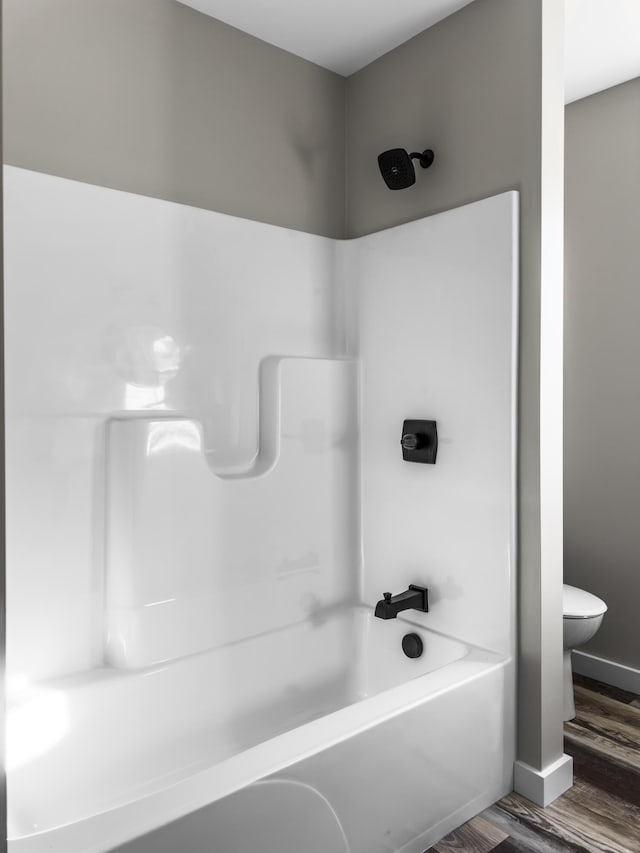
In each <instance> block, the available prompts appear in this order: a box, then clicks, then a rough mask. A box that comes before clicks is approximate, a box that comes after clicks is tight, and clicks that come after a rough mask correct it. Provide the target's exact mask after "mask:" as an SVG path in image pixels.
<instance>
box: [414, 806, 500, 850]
mask: <svg viewBox="0 0 640 853" xmlns="http://www.w3.org/2000/svg"><path fill="white" fill-rule="evenodd" d="M506 837H507V836H506V834H505V833H504V832H502V830H501V829H499V828H498V827H497V826H494V825H493V824H491V823H489V821H487V820H486V819H485V818H484V817H483V816H482V815H478V816H477V817H474V818H473V820H470V821H469V822H468V823H465V824H463V825H462V826H460V827H459V828H458V829H456V830H454V831H453V832H452V833H450V834H449V835H447V837H446V838H445V839H443V840H442V841H440V842H438V844H436V845H435V847H432V848H431V849H432V850H433V851H434V853H460V851H461V850H462V851H465V853H491V851H492V850H495V848H496V847H497V845H498V844H500V842H501V841H504V839H505V838H506Z"/></svg>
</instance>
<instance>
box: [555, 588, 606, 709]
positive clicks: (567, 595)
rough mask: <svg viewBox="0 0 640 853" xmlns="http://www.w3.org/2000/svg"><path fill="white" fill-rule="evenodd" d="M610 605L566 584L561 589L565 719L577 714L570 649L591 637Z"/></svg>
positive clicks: (595, 596)
mask: <svg viewBox="0 0 640 853" xmlns="http://www.w3.org/2000/svg"><path fill="white" fill-rule="evenodd" d="M606 612H607V605H606V604H605V603H604V601H603V600H602V599H601V598H598V596H597V595H592V594H591V593H590V592H585V590H584V589H578V587H576V586H569V584H564V586H563V589H562V636H563V643H564V719H565V721H566V720H572V719H573V718H574V717H575V715H576V706H575V703H574V700H573V673H572V670H571V649H575V648H577V647H578V646H582V645H583V644H584V643H586V642H587V641H588V640H590V639H591V638H592V637H593V636H594V635H595V633H596V631H597V630H598V628H599V627H600V625H601V623H602V617H603V616H604V614H605V613H606Z"/></svg>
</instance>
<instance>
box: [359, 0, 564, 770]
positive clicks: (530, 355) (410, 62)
mask: <svg viewBox="0 0 640 853" xmlns="http://www.w3.org/2000/svg"><path fill="white" fill-rule="evenodd" d="M542 6H543V3H542V2H540V0H536V2H532V0H476V2H474V3H471V4H470V5H469V6H466V7H465V8H463V9H461V10H460V11H459V12H457V13H456V14H454V15H452V16H450V17H448V18H446V19H445V20H443V21H441V22H440V23H439V24H437V25H436V26H434V27H431V28H430V29H428V30H426V31H425V32H423V33H421V34H420V35H418V36H416V37H415V38H413V39H411V40H410V41H409V42H407V43H405V44H403V45H401V46H400V47H398V48H397V49H395V50H393V51H391V52H390V53H388V54H386V55H385V56H383V57H381V58H380V59H378V60H376V61H375V62H373V63H371V64H370V65H369V66H367V67H366V68H364V69H362V70H361V71H359V72H358V73H356V74H354V75H353V76H352V77H351V78H349V80H348V88H347V138H348V156H347V187H348V189H347V231H348V234H349V236H358V235H361V234H366V233H368V232H370V231H375V230H377V229H381V228H386V227H389V226H392V225H396V224H398V223H400V222H406V221H408V220H411V219H415V218H418V217H420V216H424V215H425V214H430V213H435V212H438V211H441V210H445V209H447V208H451V207H455V206H457V205H461V204H465V203H466V202H470V201H473V200H475V199H478V198H482V197H485V196H488V195H492V194H494V193H498V192H501V191H503V190H507V189H517V190H519V191H520V193H521V210H520V215H521V229H520V233H521V295H520V301H521V308H520V316H521V329H520V335H521V340H520V374H519V381H520V411H519V416H520V436H519V457H520V461H519V469H520V470H519V477H520V485H519V490H520V495H519V496H520V508H519V511H520V524H519V538H520V573H519V585H520V601H521V603H522V606H521V607H520V620H519V630H520V636H519V641H520V659H519V671H520V680H519V703H520V712H519V749H518V753H519V758H520V759H522V760H523V761H525V762H526V763H527V764H529V765H531V766H533V767H537V768H540V767H544V766H545V765H546V764H548V763H551V762H552V761H554V760H556V759H557V758H558V757H559V756H560V755H561V754H562V740H561V725H560V722H559V721H560V719H561V717H560V709H559V707H556V706H557V701H556V700H557V697H556V694H557V693H559V690H558V688H557V685H559V684H560V683H561V673H560V645H559V643H560V633H559V632H560V631H561V624H562V621H561V609H560V608H561V605H560V577H561V574H562V572H561V568H558V570H557V572H556V574H557V576H558V578H557V584H556V585H557V586H558V590H557V593H555V594H554V595H553V596H552V601H551V610H550V611H549V609H547V608H546V606H545V601H544V596H545V584H547V583H550V584H551V585H552V586H553V585H554V583H555V582H554V579H553V577H552V576H550V577H548V578H547V579H545V578H542V577H541V553H540V539H541V529H540V293H541V209H542V208H541V204H542V202H541V156H542V155H541V138H542V128H541V110H542V106H541V104H542V100H541V99H542V95H541V69H542V48H541V39H542ZM560 8H561V7H560ZM559 109H561V106H559ZM405 146H406V147H409V148H411V149H413V150H415V149H416V148H418V149H420V150H421V149H422V148H426V147H431V148H433V149H434V151H435V155H436V159H435V163H434V165H433V166H432V167H431V168H430V169H429V170H428V171H427V172H424V173H423V174H420V175H418V181H417V183H416V185H414V186H413V187H411V188H410V189H408V190H404V191H402V192H393V193H392V192H389V190H387V189H386V187H385V186H384V184H383V182H382V180H381V179H380V176H379V174H378V171H377V165H376V155H377V154H378V153H379V152H380V151H383V150H385V149H387V148H395V147H405ZM418 171H420V170H419V167H418ZM559 500H560V501H561V497H560V498H559ZM560 559H561V554H560ZM554 608H555V610H554ZM543 610H544V613H543ZM556 611H557V612H556ZM549 612H550V613H551V615H549ZM489 618H490V617H489ZM545 644H546V651H544V652H543V649H545ZM545 657H548V658H549V659H550V662H546V661H545Z"/></svg>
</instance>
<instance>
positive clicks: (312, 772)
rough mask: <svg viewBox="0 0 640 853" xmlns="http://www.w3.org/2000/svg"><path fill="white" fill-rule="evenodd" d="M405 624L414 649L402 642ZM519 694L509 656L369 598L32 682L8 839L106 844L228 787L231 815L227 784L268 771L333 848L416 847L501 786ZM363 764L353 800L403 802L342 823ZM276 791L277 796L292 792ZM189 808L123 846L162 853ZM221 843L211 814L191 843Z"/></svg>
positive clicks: (13, 719) (35, 849)
mask: <svg viewBox="0 0 640 853" xmlns="http://www.w3.org/2000/svg"><path fill="white" fill-rule="evenodd" d="M410 631H415V632H416V633H418V634H419V635H420V636H421V638H422V639H423V642H424V647H425V650H424V654H423V655H422V657H420V658H418V659H409V658H407V657H406V656H405V655H404V653H403V651H402V648H401V640H402V637H403V636H404V634H405V633H408V632H410ZM512 695H513V688H512V671H511V664H510V661H508V660H505V659H504V658H501V657H499V656H498V655H495V654H493V653H491V652H488V651H484V650H480V649H477V648H473V647H471V646H468V645H466V644H464V643H462V642H459V641H457V640H455V639H453V638H450V637H446V636H443V635H441V634H438V633H435V632H432V631H428V630H425V629H424V628H423V627H421V626H418V625H416V624H414V623H412V622H411V621H410V620H405V619H402V618H398V619H397V620H388V621H382V620H379V619H375V618H373V616H372V613H371V610H370V609H369V608H367V607H355V608H339V609H335V610H329V611H328V612H326V613H325V614H324V616H318V617H317V618H316V619H315V620H314V621H313V622H305V623H302V624H298V625H293V626H291V627H288V628H286V629H282V630H279V631H275V632H272V633H269V634H266V635H262V636H259V637H254V638H252V639H250V640H246V641H243V642H238V643H234V644H232V645H228V646H225V647H221V648H219V649H216V650H212V651H210V652H206V653H203V654H199V655H194V656H191V657H189V658H185V659H182V660H180V661H177V662H174V663H170V664H167V665H164V666H159V667H155V668H152V669H148V670H143V671H137V672H123V671H117V670H111V669H101V670H96V671H93V672H91V673H87V674H81V675H78V676H76V677H71V678H66V679H59V680H56V681H52V682H49V683H47V684H42V685H40V686H39V687H37V688H34V689H32V690H31V691H29V692H26V693H25V694H23V696H22V697H21V698H20V700H19V701H17V702H15V703H14V704H13V705H12V707H11V708H10V711H9V734H8V739H9V764H10V767H11V766H12V767H13V769H10V772H9V788H8V792H9V822H10V825H9V837H10V843H9V850H10V851H11V853H44V851H48V853H98V851H108V850H113V849H114V848H116V847H117V846H118V845H120V844H123V843H124V842H128V841H130V840H131V839H136V838H138V837H139V836H141V835H143V834H144V833H148V832H151V831H153V830H157V829H158V828H159V827H162V826H164V825H166V824H170V823H171V822H173V821H177V820H178V819H180V818H183V817H184V816H185V815H190V814H191V813H192V812H195V811H196V810H199V809H203V808H204V807H211V804H212V803H216V801H219V800H221V798H227V799H226V800H224V804H225V806H224V808H225V809H227V813H228V808H232V805H229V804H232V802H233V797H229V795H232V794H233V793H234V792H236V791H239V790H240V789H243V788H245V787H246V786H248V785H251V783H255V782H256V781H257V780H260V779H264V778H265V777H271V778H272V780H273V779H274V774H276V777H277V775H280V776H283V777H286V779H287V780H289V781H296V782H297V787H296V788H295V790H296V791H297V792H298V794H296V795H295V796H299V792H300V790H301V788H300V786H303V787H304V790H309V791H314V792H315V795H317V796H318V797H319V799H318V802H319V803H325V807H327V806H326V804H329V806H330V809H331V810H332V813H334V814H335V815H336V821H337V822H338V824H339V826H340V833H342V835H343V836H344V839H345V841H344V843H345V844H346V845H347V846H346V847H345V848H344V849H347V850H351V851H352V853H356V851H360V850H362V851H363V853H364V851H365V849H366V851H367V853H375V851H377V850H380V851H396V850H400V849H402V850H406V851H407V852H408V851H410V850H414V849H415V850H416V851H418V850H422V849H424V845H425V844H426V843H428V840H429V838H433V840H435V839H436V838H437V837H439V835H441V834H443V832H446V831H448V829H449V828H451V827H453V826H455V825H456V824H457V823H459V822H460V820H461V819H464V818H465V816H468V815H470V814H473V813H474V812H475V811H477V810H479V809H480V808H482V807H483V806H484V805H486V804H488V803H490V802H492V801H494V800H495V799H497V798H498V797H499V796H501V795H502V794H503V793H505V792H506V791H507V790H509V789H510V779H511V776H510V774H511V765H512V760H513V743H512V741H513V711H512V708H511V702H512V699H511V697H512ZM398 727H399V728H398ZM34 731H36V732H37V733H38V734H37V736H36V737H35V738H34V737H33V732H34ZM372 761H373V766H370V765H371V762H372ZM379 762H383V763H384V771H381V772H380V773H378V781H377V782H376V779H375V778H373V777H375V776H376V773H375V766H377V765H378V763H379ZM285 768H286V770H285ZM365 771H366V773H367V786H366V788H367V793H366V798H364V800H363V806H362V807H363V808H366V809H369V808H370V804H371V803H375V802H376V798H377V797H382V799H383V801H386V802H390V801H391V800H392V799H393V798H394V797H397V798H399V802H398V803H394V805H393V807H392V808H389V811H388V815H387V814H384V808H383V807H382V805H379V807H378V808H377V809H376V810H375V813H374V814H373V815H371V814H370V815H369V818H368V819H367V818H366V817H365V820H364V821H363V820H359V821H358V820H356V821H351V820H350V817H352V816H353V815H354V814H356V813H357V812H358V808H357V802H359V800H358V796H356V795H355V794H354V792H355V789H356V788H357V786H358V782H357V778H359V777H360V775H361V774H362V773H363V772H365ZM354 774H355V776H354ZM350 777H354V778H353V779H352V781H351V782H349V781H348V780H349V778H350ZM450 782H451V784H450ZM380 784H382V788H381V789H380V790H378V788H380ZM461 784H462V788H461V787H460V785H461ZM341 785H343V786H346V788H345V789H344V790H343V791H342V793H341V789H340V786H341ZM389 785H391V788H390V790H388V791H387V793H385V790H386V789H387V788H388V787H389ZM407 785H408V786H409V788H410V789H411V790H412V791H413V794H412V795H411V796H407V793H406V790H405V789H406V787H407ZM434 785H435V787H434ZM336 786H337V787H336ZM431 787H433V791H431V792H430V788H431ZM454 789H455V796H454ZM276 790H277V792H278V797H279V801H282V802H283V803H284V805H283V808H286V803H287V796H285V797H284V799H283V798H282V792H283V791H292V790H294V789H293V788H286V786H285V787H284V788H283V787H282V786H280V787H278V788H277V789H276ZM345 791H346V793H347V794H348V796H347V797H346V799H345ZM400 792H404V793H402V795H401V796H400ZM236 796H239V795H236ZM243 796H246V794H244V795H243ZM360 796H361V797H362V796H363V794H362V792H361V793H360ZM461 804H462V805H461ZM291 808H294V805H291ZM301 808H302V807H301ZM407 809H409V811H408V812H407ZM303 811H304V809H303ZM387 817H389V819H390V820H391V821H392V823H391V824H389V825H387V824H388V821H387ZM218 818H219V819H220V817H219V814H218ZM193 819H195V818H193ZM379 819H382V821H383V824H384V825H381V826H378V825H377V821H378V820H379ZM190 820H192V818H191V817H188V818H186V821H180V822H179V823H178V824H173V826H172V827H169V828H168V829H166V830H161V831H160V832H161V833H162V832H167V833H169V834H168V835H166V837H165V839H164V840H163V838H162V837H156V836H151V838H153V842H152V843H153V845H154V846H153V848H147V847H144V846H140V847H138V846H137V845H144V844H146V843H147V842H146V841H144V840H141V841H137V842H134V843H133V845H132V846H127V847H126V849H127V850H131V851H132V853H133V851H138V850H140V851H142V850H146V849H149V850H151V849H153V850H154V851H156V853H160V851H164V850H165V849H166V850H167V853H169V851H171V853H173V850H174V848H173V847H171V845H172V844H174V843H176V842H175V839H174V836H173V835H172V834H171V833H175V832H176V831H179V832H187V835H188V833H189V832H190V830H189V829H188V827H187V829H186V830H185V828H184V827H185V825H186V824H188V822H189V821H190ZM198 820H199V821H200V824H201V823H202V820H203V818H202V812H200V813H199V817H198ZM247 821H248V822H249V823H250V817H249V816H248V817H247ZM214 823H215V821H214ZM351 824H353V826H351ZM360 824H364V825H363V826H360ZM218 825H220V826H221V825H222V824H221V823H219V824H218ZM176 827H177V829H176ZM199 831H202V830H199ZM434 833H435V835H434ZM342 835H341V837H342ZM225 837H226V836H225ZM425 839H426V840H425ZM215 842H216V830H215V826H213V824H212V828H211V835H210V837H209V838H208V841H207V846H206V848H205V847H204V846H203V847H202V853H211V851H214V853H231V851H232V850H235V848H234V847H233V844H232V843H231V842H229V841H225V847H228V849H223V848H218V847H217V846H216V843H215ZM189 843H192V842H189ZM279 843H282V842H279ZM327 843H328V842H327ZM164 844H167V845H169V846H166V847H164V846H163V845H164ZM364 844H366V845H367V847H366V848H365V847H364V846H362V845H364ZM407 844H409V845H411V844H417V845H418V846H414V847H411V846H407ZM211 845H213V846H211ZM376 845H377V846H376ZM385 845H386V846H385ZM394 845H395V846H394ZM421 845H422V846H421ZM189 849H196V848H192V847H189ZM197 849H198V850H199V848H197ZM277 853H289V851H286V850H278V851H277ZM291 853H298V851H293V850H292V851H291Z"/></svg>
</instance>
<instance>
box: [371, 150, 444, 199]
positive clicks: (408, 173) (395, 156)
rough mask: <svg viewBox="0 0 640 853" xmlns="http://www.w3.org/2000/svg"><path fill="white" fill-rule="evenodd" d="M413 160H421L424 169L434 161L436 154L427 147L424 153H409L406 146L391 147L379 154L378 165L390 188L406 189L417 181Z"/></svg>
mask: <svg viewBox="0 0 640 853" xmlns="http://www.w3.org/2000/svg"><path fill="white" fill-rule="evenodd" d="M411 160H419V161H420V165H421V166H422V168H423V169H428V168H429V166H430V165H431V164H432V163H433V160H434V154H433V151H432V150H431V149H430V148H427V149H426V150H425V151H423V152H422V154H418V153H417V152H415V151H414V152H413V153H411V154H408V153H407V152H406V151H405V149H404V148H391V149H390V150H389V151H383V152H382V154H379V155H378V166H379V167H380V174H381V175H382V177H383V178H384V182H385V184H386V185H387V186H388V187H389V189H390V190H404V189H406V188H407V187H410V186H411V185H412V184H415V182H416V170H415V169H414V167H413V163H412V162H411Z"/></svg>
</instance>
